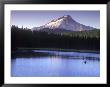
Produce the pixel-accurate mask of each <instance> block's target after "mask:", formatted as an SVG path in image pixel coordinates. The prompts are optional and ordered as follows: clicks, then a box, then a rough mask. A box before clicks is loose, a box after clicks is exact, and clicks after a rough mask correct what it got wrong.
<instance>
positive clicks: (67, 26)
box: [33, 15, 94, 31]
mask: <svg viewBox="0 0 110 87" xmlns="http://www.w3.org/2000/svg"><path fill="white" fill-rule="evenodd" d="M45 28H48V29H52V30H55V29H64V30H69V31H84V30H93V29H94V28H93V27H90V26H86V25H83V24H80V23H78V22H76V21H75V20H73V19H72V17H71V16H70V15H65V16H62V17H60V18H58V19H55V20H52V21H50V22H49V23H47V24H45V25H43V26H40V27H34V28H33V30H42V29H45Z"/></svg>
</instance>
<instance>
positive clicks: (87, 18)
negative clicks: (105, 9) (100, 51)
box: [11, 10, 100, 29]
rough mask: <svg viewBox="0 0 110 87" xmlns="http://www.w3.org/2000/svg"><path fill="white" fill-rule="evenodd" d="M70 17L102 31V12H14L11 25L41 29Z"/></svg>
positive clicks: (12, 12)
mask: <svg viewBox="0 0 110 87" xmlns="http://www.w3.org/2000/svg"><path fill="white" fill-rule="evenodd" d="M64 15H70V16H71V17H72V18H73V19H74V20H75V21H77V22H79V23H81V24H84V25H86V26H91V27H94V28H98V29H100V11H89V10H88V11H84V10H83V11H79V10H78V11H66V10H64V11H48V10H47V11H46V10H44V11H43V10H42V11H38V10H13V11H11V25H17V26H18V27H22V26H23V27H27V28H30V29H31V28H33V27H39V26H42V25H44V24H46V23H48V22H50V21H51V20H53V19H57V18H59V17H62V16H64Z"/></svg>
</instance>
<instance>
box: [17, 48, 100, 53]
mask: <svg viewBox="0 0 110 87" xmlns="http://www.w3.org/2000/svg"><path fill="white" fill-rule="evenodd" d="M17 50H49V51H65V52H66V51H69V52H86V53H100V51H98V50H80V49H62V48H17Z"/></svg>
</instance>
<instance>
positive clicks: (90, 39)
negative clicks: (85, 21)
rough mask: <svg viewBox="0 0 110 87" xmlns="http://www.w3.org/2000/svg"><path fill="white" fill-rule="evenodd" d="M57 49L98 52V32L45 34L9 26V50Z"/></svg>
mask: <svg viewBox="0 0 110 87" xmlns="http://www.w3.org/2000/svg"><path fill="white" fill-rule="evenodd" d="M18 48H59V49H77V50H97V51H99V50H100V30H99V29H94V30H89V31H75V32H60V33H54V32H51V33H50V32H46V31H37V30H33V31H32V30H31V29H28V28H23V27H22V28H19V27H17V26H15V25H12V26H11V49H12V50H16V49H18Z"/></svg>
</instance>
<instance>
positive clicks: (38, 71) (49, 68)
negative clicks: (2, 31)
mask: <svg viewBox="0 0 110 87" xmlns="http://www.w3.org/2000/svg"><path fill="white" fill-rule="evenodd" d="M99 62H100V57H99V54H96V53H80V52H62V51H45V50H33V51H31V52H17V53H16V55H14V58H13V57H12V64H11V65H12V66H11V75H12V76H21V77H24V76H31V77H46V76H52V77H53V76H57V77H58V76H60V77H62V76H63V77H68V76H74V77H80V76H81V77H82V76H84V77H86V76H89V77H91V76H92V77H94V76H95V77H97V76H100V63H99Z"/></svg>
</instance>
